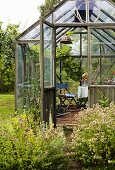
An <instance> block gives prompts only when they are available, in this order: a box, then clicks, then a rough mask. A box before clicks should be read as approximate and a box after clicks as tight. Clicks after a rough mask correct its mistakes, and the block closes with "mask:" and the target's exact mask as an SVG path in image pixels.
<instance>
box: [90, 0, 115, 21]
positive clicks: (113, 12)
mask: <svg viewBox="0 0 115 170" xmlns="http://www.w3.org/2000/svg"><path fill="white" fill-rule="evenodd" d="M90 21H91V22H106V23H108V22H109V23H113V22H115V7H114V5H113V4H112V3H110V2H109V1H107V0H95V6H94V8H93V13H92V15H91V20H90Z"/></svg>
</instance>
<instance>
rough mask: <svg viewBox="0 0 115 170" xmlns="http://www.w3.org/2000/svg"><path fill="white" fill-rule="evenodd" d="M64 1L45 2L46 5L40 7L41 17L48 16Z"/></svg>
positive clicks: (46, 0)
mask: <svg viewBox="0 0 115 170" xmlns="http://www.w3.org/2000/svg"><path fill="white" fill-rule="evenodd" d="M61 1H62V0H45V4H44V5H41V6H40V7H39V9H40V13H41V15H43V16H44V15H46V14H47V13H48V12H50V11H51V10H52V9H53V8H54V7H55V6H56V5H57V4H58V3H59V2H61Z"/></svg>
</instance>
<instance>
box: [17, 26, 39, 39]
mask: <svg viewBox="0 0 115 170" xmlns="http://www.w3.org/2000/svg"><path fill="white" fill-rule="evenodd" d="M19 40H40V25H37V26H36V27H35V28H33V29H32V30H30V31H29V32H28V33H27V34H25V35H24V36H22V37H21V38H20V39H19Z"/></svg>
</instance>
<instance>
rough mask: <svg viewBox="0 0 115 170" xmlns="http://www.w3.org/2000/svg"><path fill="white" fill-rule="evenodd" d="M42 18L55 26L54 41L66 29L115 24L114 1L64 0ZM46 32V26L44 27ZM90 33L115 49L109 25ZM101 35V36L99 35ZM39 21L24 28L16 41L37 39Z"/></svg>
mask: <svg viewBox="0 0 115 170" xmlns="http://www.w3.org/2000/svg"><path fill="white" fill-rule="evenodd" d="M44 19H45V20H46V21H48V22H49V23H51V24H54V25H55V26H56V42H57V43H58V42H59V41H60V38H61V37H62V36H63V35H64V34H65V33H66V32H68V31H71V30H72V31H73V30H75V29H77V28H79V27H87V26H88V25H93V26H94V27H95V28H96V27H97V26H99V25H102V26H106V27H107V26H113V25H114V26H115V3H113V2H112V1H110V0H87V2H86V1H85V0H77V1H76V0H64V1H62V2H61V3H59V4H58V5H57V6H56V7H55V8H54V9H53V10H52V11H51V12H50V13H49V14H47V15H46V16H45V17H44ZM44 30H45V31H46V30H47V31H46V32H47V34H49V32H48V26H47V25H46V26H45V27H44ZM92 34H93V35H94V36H95V37H96V38H98V39H99V40H100V41H101V42H104V43H105V44H109V43H110V42H111V43H110V45H108V46H109V48H110V49H112V50H114V51H115V36H114V35H115V29H114V28H113V27H111V29H109V30H108V31H107V30H105V29H102V30H101V31H99V30H97V29H93V31H92ZM100 35H101V36H100ZM39 40H40V23H39V20H38V21H37V22H35V23H34V24H33V25H32V26H30V27H29V28H28V29H27V30H25V31H24V32H23V33H22V34H21V35H20V36H19V37H18V41H20V42H21V41H23V42H24V41H25V42H26V41H39Z"/></svg>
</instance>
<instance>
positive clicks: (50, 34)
mask: <svg viewBox="0 0 115 170" xmlns="http://www.w3.org/2000/svg"><path fill="white" fill-rule="evenodd" d="M55 37H56V30H55V27H54V25H53V24H51V23H49V22H47V21H46V20H44V19H43V17H41V18H40V86H41V120H42V121H44V122H49V117H52V121H53V123H54V126H56V111H55V108H56V88H55V87H56V80H55V77H56V71H55V70H56V68H55V58H56V50H55V49H56V40H55V39H56V38H55Z"/></svg>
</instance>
